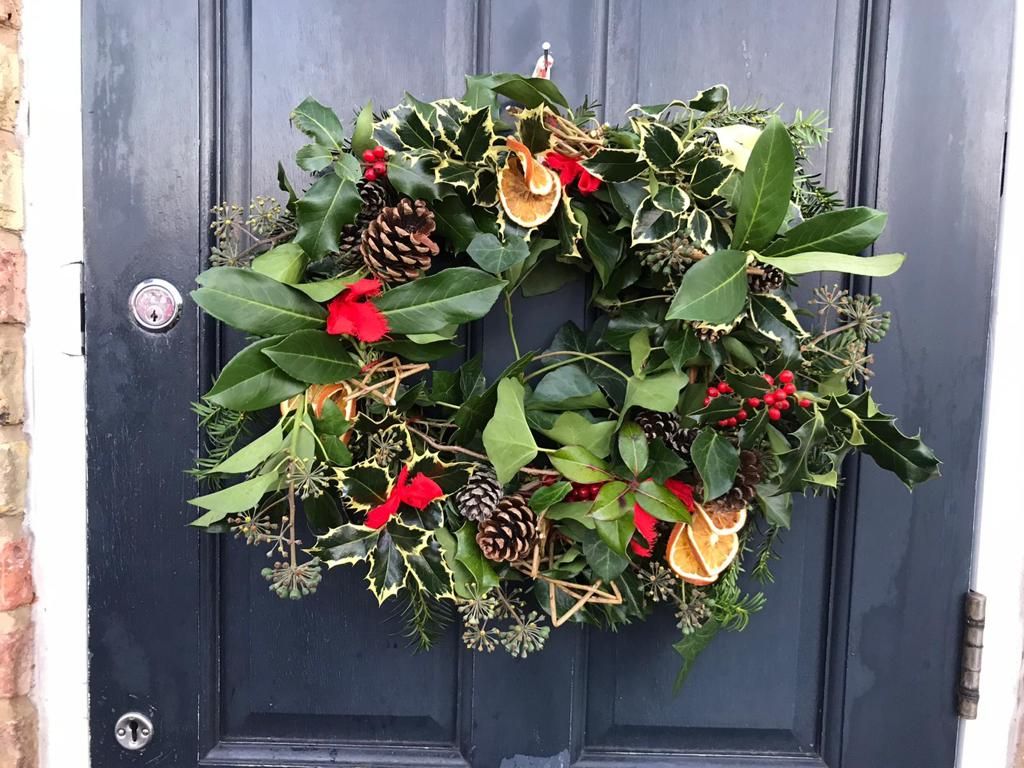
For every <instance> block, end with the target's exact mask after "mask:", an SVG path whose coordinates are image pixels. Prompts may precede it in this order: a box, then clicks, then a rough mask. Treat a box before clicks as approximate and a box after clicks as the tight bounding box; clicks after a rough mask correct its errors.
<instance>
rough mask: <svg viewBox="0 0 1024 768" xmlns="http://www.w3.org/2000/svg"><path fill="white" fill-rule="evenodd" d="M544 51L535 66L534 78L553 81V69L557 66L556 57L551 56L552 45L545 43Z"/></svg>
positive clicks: (542, 48) (542, 47)
mask: <svg viewBox="0 0 1024 768" xmlns="http://www.w3.org/2000/svg"><path fill="white" fill-rule="evenodd" d="M541 50H542V51H543V52H542V53H541V55H540V58H538V59H537V63H536V64H535V65H534V66H533V76H534V77H539V78H542V79H544V80H550V79H551V69H552V67H554V66H555V57H554V56H552V55H551V43H548V42H545V43H544V45H542V46H541Z"/></svg>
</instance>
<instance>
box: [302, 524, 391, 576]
mask: <svg viewBox="0 0 1024 768" xmlns="http://www.w3.org/2000/svg"><path fill="white" fill-rule="evenodd" d="M379 535H380V529H379V528H367V527H366V526H365V525H353V524H352V523H345V524H344V525H340V526H338V527H337V528H332V529H331V530H329V531H328V532H327V533H325V534H323V535H322V536H317V537H316V545H315V546H314V547H313V548H312V549H311V550H310V554H313V555H315V556H316V557H319V558H320V559H321V560H323V561H324V564H326V565H327V567H328V568H335V567H337V566H339V565H353V564H354V563H361V562H363V561H364V560H366V559H367V558H368V557H369V556H370V552H372V551H373V548H374V547H375V546H376V544H377V537H378V536H379Z"/></svg>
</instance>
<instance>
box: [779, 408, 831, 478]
mask: <svg viewBox="0 0 1024 768" xmlns="http://www.w3.org/2000/svg"><path fill="white" fill-rule="evenodd" d="M826 434H827V433H826V430H825V420H824V418H823V417H822V415H821V412H820V411H819V410H818V409H817V408H815V410H814V415H813V416H812V417H811V418H809V419H808V420H807V421H805V422H804V423H803V424H802V425H800V428H799V429H798V430H796V431H795V432H793V434H792V436H793V437H794V438H796V440H797V446H796V448H795V449H793V450H791V451H787V452H786V453H784V454H782V455H781V456H780V457H779V464H780V466H781V469H782V471H781V472H780V474H779V477H778V481H777V485H778V489H779V493H790V492H794V491H803V489H804V488H805V487H806V486H807V485H808V484H809V483H811V482H812V478H811V474H810V471H809V470H808V468H807V459H808V457H809V456H810V455H811V451H812V450H813V449H814V447H815V446H816V445H817V444H818V443H820V442H821V441H822V440H824V439H825V436H826Z"/></svg>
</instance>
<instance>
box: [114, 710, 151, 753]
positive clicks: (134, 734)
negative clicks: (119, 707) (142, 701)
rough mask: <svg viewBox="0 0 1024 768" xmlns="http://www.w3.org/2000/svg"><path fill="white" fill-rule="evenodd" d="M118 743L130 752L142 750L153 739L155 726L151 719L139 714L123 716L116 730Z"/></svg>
mask: <svg viewBox="0 0 1024 768" xmlns="http://www.w3.org/2000/svg"><path fill="white" fill-rule="evenodd" d="M114 735H115V736H116V737H117V742H118V743H119V744H120V745H121V746H122V747H124V748H125V749H129V750H132V751H134V750H137V749H142V748H143V747H145V746H146V745H147V744H149V742H150V740H151V739H152V738H153V724H152V723H151V722H150V720H149V718H148V717H146V716H145V715H142V714H139V713H138V712H126V713H125V714H123V715H121V717H120V718H119V719H118V721H117V725H116V726H115V728H114Z"/></svg>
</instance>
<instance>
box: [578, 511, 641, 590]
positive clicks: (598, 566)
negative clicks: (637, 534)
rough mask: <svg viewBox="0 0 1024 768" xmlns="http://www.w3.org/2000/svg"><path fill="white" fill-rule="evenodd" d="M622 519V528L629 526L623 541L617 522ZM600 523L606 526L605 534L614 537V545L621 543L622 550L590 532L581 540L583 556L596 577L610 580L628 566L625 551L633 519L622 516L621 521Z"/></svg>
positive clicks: (630, 534)
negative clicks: (614, 547)
mask: <svg viewBox="0 0 1024 768" xmlns="http://www.w3.org/2000/svg"><path fill="white" fill-rule="evenodd" d="M622 521H624V524H623V526H622V527H623V528H625V527H626V526H629V528H630V531H629V536H626V537H625V540H624V541H623V537H622V536H620V535H619V523H620V522H622ZM602 525H603V526H607V527H608V528H607V533H606V535H609V538H614V541H615V544H616V545H618V544H619V543H620V542H621V543H622V551H621V552H617V551H615V550H614V549H613V548H612V547H610V546H609V545H608V544H606V543H605V541H604V540H603V539H602V538H601V537H599V536H595V535H593V534H592V535H591V536H588V537H587V538H586V539H585V540H584V541H583V556H584V557H585V558H586V559H587V565H589V566H590V570H592V571H593V572H594V575H595V576H596V577H597V578H599V579H603V580H605V581H612V580H614V579H617V578H618V577H619V576H621V575H622V573H623V571H625V570H626V568H627V567H629V558H628V557H626V555H625V552H626V546H627V545H628V544H629V539H630V537H631V536H632V535H633V531H632V527H633V521H632V520H631V519H629V518H628V517H624V518H622V519H621V521H615V522H612V523H603V524H602ZM612 533H614V537H612V536H611V535H610V534H612Z"/></svg>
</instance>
